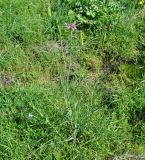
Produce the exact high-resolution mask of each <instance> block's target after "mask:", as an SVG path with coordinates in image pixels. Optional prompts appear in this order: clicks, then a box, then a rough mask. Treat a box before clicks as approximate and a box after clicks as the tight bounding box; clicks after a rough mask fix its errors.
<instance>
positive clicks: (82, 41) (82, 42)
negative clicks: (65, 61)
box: [80, 31, 84, 46]
mask: <svg viewBox="0 0 145 160" xmlns="http://www.w3.org/2000/svg"><path fill="white" fill-rule="evenodd" d="M80 44H81V46H83V45H84V38H83V32H82V31H80Z"/></svg>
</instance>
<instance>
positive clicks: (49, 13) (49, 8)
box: [47, 6, 51, 17]
mask: <svg viewBox="0 0 145 160" xmlns="http://www.w3.org/2000/svg"><path fill="white" fill-rule="evenodd" d="M47 11H48V17H51V7H50V6H49V7H48V10H47Z"/></svg>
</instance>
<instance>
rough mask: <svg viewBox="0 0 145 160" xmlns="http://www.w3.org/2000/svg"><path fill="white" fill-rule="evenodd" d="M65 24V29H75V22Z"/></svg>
mask: <svg viewBox="0 0 145 160" xmlns="http://www.w3.org/2000/svg"><path fill="white" fill-rule="evenodd" d="M66 26H67V29H70V30H75V29H77V26H76V24H75V23H70V24H66Z"/></svg>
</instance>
